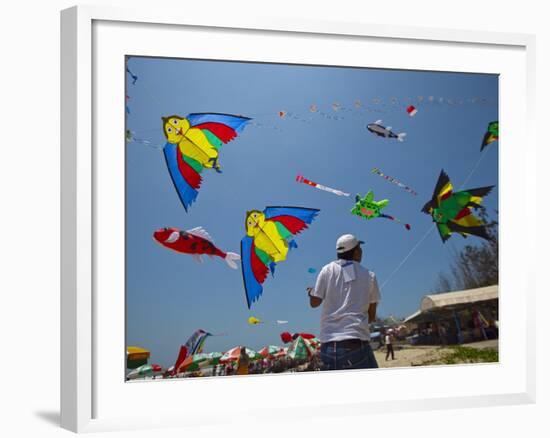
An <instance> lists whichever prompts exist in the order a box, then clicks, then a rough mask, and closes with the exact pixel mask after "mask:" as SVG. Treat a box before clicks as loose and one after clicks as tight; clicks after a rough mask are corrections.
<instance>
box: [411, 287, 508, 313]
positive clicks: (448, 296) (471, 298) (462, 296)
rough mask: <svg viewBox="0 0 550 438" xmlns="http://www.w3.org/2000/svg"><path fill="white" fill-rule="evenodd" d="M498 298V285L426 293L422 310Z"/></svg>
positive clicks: (421, 303) (421, 305)
mask: <svg viewBox="0 0 550 438" xmlns="http://www.w3.org/2000/svg"><path fill="white" fill-rule="evenodd" d="M497 299H498V285H494V286H487V287H480V288H478V289H470V290H460V291H455V292H447V293H442V294H434V295H426V296H425V297H424V298H422V301H421V302H420V310H421V311H422V312H424V311H426V310H434V309H437V308H442V307H449V306H457V305H461V304H472V303H477V302H479V301H489V300H497Z"/></svg>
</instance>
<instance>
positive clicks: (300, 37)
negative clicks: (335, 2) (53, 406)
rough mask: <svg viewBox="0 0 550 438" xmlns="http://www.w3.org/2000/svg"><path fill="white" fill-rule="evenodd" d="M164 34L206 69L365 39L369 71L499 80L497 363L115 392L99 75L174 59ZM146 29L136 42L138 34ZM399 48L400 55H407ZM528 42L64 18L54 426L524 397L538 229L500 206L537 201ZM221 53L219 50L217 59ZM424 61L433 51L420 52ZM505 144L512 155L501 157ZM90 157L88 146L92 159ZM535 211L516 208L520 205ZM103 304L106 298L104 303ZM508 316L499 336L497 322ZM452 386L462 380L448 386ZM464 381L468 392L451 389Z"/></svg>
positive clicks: (387, 29) (439, 33)
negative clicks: (386, 385)
mask: <svg viewBox="0 0 550 438" xmlns="http://www.w3.org/2000/svg"><path fill="white" fill-rule="evenodd" d="M173 32H185V33H186V36H187V37H189V38H193V32H196V33H197V32H198V33H200V38H199V37H196V39H195V40H194V41H203V47H201V44H195V45H194V47H193V49H192V50H191V51H190V52H189V53H186V54H178V53H176V55H178V56H181V57H202V58H216V57H217V58H218V59H219V57H220V56H222V58H221V59H239V57H243V56H244V57H246V58H247V59H248V58H249V57H250V59H252V58H254V59H255V60H256V59H257V60H260V59H258V58H257V57H255V56H256V55H247V54H246V53H244V52H243V53H238V52H235V53H232V54H230V55H226V56H228V58H225V57H223V55H220V53H221V52H220V51H219V49H218V48H217V47H216V42H219V41H220V39H219V38H222V37H224V38H226V37H227V38H229V37H231V38H244V39H247V40H248V41H255V40H259V41H261V42H262V50H263V51H264V54H263V55H262V57H263V58H265V59H264V60H269V61H275V62H285V61H286V62H291V63H292V62H303V61H304V60H303V59H302V60H301V59H300V56H304V55H303V53H302V55H300V54H299V52H295V53H291V51H287V52H286V53H283V52H281V51H277V50H276V49H274V48H273V47H275V44H273V42H274V41H277V44H276V46H277V47H278V46H286V47H289V45H290V44H294V43H295V42H298V41H301V42H302V43H303V44H309V45H310V46H308V47H311V48H312V49H311V55H310V58H309V59H308V60H305V61H306V63H309V62H312V63H313V62H317V63H323V62H325V63H329V62H330V63H334V64H339V65H352V64H348V63H347V61H346V58H345V55H346V54H345V52H346V50H345V49H342V50H341V51H340V52H338V50H337V49H338V48H345V47H347V46H348V45H349V46H350V47H351V46H353V45H358V44H359V45H361V44H368V45H369V47H372V50H373V53H375V52H376V51H378V52H376V53H379V54H380V56H379V58H377V59H378V61H376V66H378V67H388V68H405V69H417V68H421V69H433V70H453V69H454V71H461V69H462V71H463V70H464V69H467V71H480V72H489V73H498V74H500V75H501V78H502V83H501V85H502V88H501V96H500V105H501V117H500V120H501V121H502V123H501V137H502V141H501V145H499V147H501V148H502V149H501V155H502V157H501V166H502V171H501V176H500V185H501V190H500V193H501V194H502V195H501V199H500V202H501V209H500V214H501V217H502V221H501V223H502V226H501V233H502V239H503V245H502V248H503V249H502V252H503V253H502V255H501V270H502V276H501V291H500V293H501V324H502V325H501V333H502V336H501V346H502V348H501V353H500V354H501V356H500V357H501V362H500V363H499V364H498V365H471V366H458V367H453V368H452V370H450V368H448V367H428V368H423V369H418V368H417V369H399V370H376V371H373V372H371V371H359V372H346V373H334V374H331V373H329V374H331V375H330V376H329V375H327V373H308V375H301V376H273V377H271V376H269V377H266V376H262V377H260V378H256V377H253V376H251V377H248V378H243V379H241V378H236V379H235V378H230V377H229V378H215V379H192V381H186V382H158V383H154V384H152V385H151V384H139V383H138V384H125V383H124V379H123V376H122V372H121V370H122V365H121V366H120V370H118V369H117V370H115V371H112V370H110V369H109V367H108V366H107V365H106V362H105V361H111V362H115V363H118V362H117V361H119V360H120V357H122V356H120V357H119V356H117V353H116V352H117V351H119V350H118V348H119V347H120V345H121V344H120V339H121V338H120V331H121V327H122V333H123V326H124V324H123V320H124V314H123V313H120V305H121V302H122V303H123V296H124V289H123V287H122V289H121V287H120V286H121V285H122V286H123V277H124V275H123V272H121V269H120V267H121V266H123V257H124V254H123V252H122V253H121V252H120V249H121V247H120V239H121V237H120V235H122V236H123V235H124V233H123V232H121V231H123V226H124V221H123V218H124V215H123V212H122V216H121V211H120V210H117V207H116V206H117V205H118V204H119V202H120V196H121V195H122V196H124V192H123V190H122V193H121V191H120V188H121V185H120V179H121V176H120V175H119V173H120V169H121V167H120V166H121V163H123V149H124V148H123V145H124V143H123V140H122V138H123V135H122V132H123V131H119V128H120V126H121V125H120V121H121V120H123V118H124V114H123V111H119V108H118V106H117V104H114V106H115V107H116V108H114V109H112V111H113V113H112V114H109V115H108V116H107V113H109V111H110V110H109V107H108V105H109V102H111V106H113V104H112V103H113V102H116V101H117V98H118V97H121V96H122V98H123V95H122V94H121V92H122V93H123V86H122V88H121V84H122V83H123V79H122V76H123V75H122V73H120V74H119V75H118V77H116V78H115V77H114V76H113V77H112V80H110V79H109V78H110V74H112V72H113V71H116V69H117V68H120V69H122V65H123V64H122V62H123V60H122V58H120V54H121V53H131V54H134V55H136V54H137V55H139V54H155V53H156V54H157V55H159V56H170V55H174V53H169V52H166V50H167V49H166V48H164V49H161V44H160V41H161V39H160V38H159V34H162V35H168V36H170V34H171V33H173ZM145 33H147V39H145V38H144V37H141V36H140V35H142V34H145ZM224 33H225V34H226V35H224ZM155 34H156V35H157V36H156V37H155ZM140 38H141V39H140ZM326 41H330V42H331V43H334V48H335V49H336V52H334V53H329V54H327V53H326V52H323V51H319V52H316V50H315V44H321V43H323V42H326ZM106 42H108V43H109V44H106ZM259 44H260V43H253V44H250V45H251V46H254V45H256V46H258V45H259ZM377 45H378V46H377ZM404 45H407V47H409V48H410V50H409V49H408V50H407V51H406V52H407V53H405V51H404ZM382 46H383V47H382ZM534 46H535V39H534V36H532V35H524V34H507V33H491V32H483V31H460V30H450V29H425V28H415V27H397V26H386V25H382V24H381V25H372V24H368V25H367V24H363V23H360V22H356V23H341V22H317V21H306V20H295V19H292V18H273V17H250V16H247V15H246V14H243V13H242V11H241V12H240V13H239V14H238V15H237V14H235V15H234V16H223V17H220V16H216V15H213V14H212V13H209V14H207V15H206V14H203V11H201V10H189V9H188V10H185V11H184V13H183V12H182V13H181V15H178V12H177V11H170V13H168V12H163V11H161V10H160V9H158V10H157V9H155V8H150V9H147V10H135V9H118V8H109V7H103V6H101V7H99V6H85V7H83V6H78V7H73V8H70V9H67V10H64V11H62V13H61V55H62V56H61V85H62V87H61V88H62V94H61V107H62V109H61V116H62V130H61V147H62V157H61V172H62V173H61V235H62V241H61V251H62V259H61V318H62V320H61V349H62V351H61V425H62V427H64V428H66V429H69V430H72V431H75V432H84V431H102V430H113V429H121V428H122V429H126V428H148V427H162V426H179V425H189V424H193V423H194V422H195V423H199V422H204V421H210V422H212V421H215V422H216V423H219V424H222V425H223V424H225V422H229V421H234V419H235V418H244V417H248V418H257V419H258V418H259V419H263V420H268V419H270V420H271V419H273V420H275V419H276V418H278V417H279V418H280V417H281V416H284V417H285V418H291V417H292V418H294V417H295V416H296V414H295V408H296V407H299V408H300V414H299V415H300V416H305V417H307V416H326V415H362V414H363V413H364V412H367V411H368V412H381V411H406V410H414V409H441V408H458V407H466V406H468V407H472V406H488V405H504V404H520V403H532V402H534V399H535V369H534V366H535V365H534V364H535V344H534V338H533V337H532V336H528V333H534V324H535V318H534V317H535V312H534V309H533V302H534V294H535V291H534V280H530V279H532V278H534V275H529V273H530V272H532V270H533V269H534V265H535V263H533V262H534V255H533V254H535V252H534V251H533V249H534V245H535V234H536V230H535V229H534V228H531V229H529V230H525V229H524V230H522V235H521V238H520V237H517V236H515V237H514V230H518V229H519V228H518V227H519V226H521V221H518V220H517V219H514V217H513V215H512V214H511V212H512V209H513V206H512V205H511V203H510V202H509V201H508V200H507V199H518V198H519V199H524V201H523V202H525V203H530V205H531V206H534V205H535V202H530V201H532V198H533V197H534V196H535V195H534V194H535V190H534V186H535V174H534V171H533V170H530V171H529V172H528V171H527V169H528V168H530V169H535V167H536V166H535V163H534V160H535V158H534V157H535V142H534V138H533V127H532V124H533V123H534V114H533V111H534V51H535V48H534ZM384 48H385V49H386V51H387V50H393V51H394V52H393V53H394V54H396V55H395V56H393V58H391V57H389V56H388V57H386V58H384ZM257 49H258V47H256V50H257ZM162 50H165V51H164V52H163V51H162ZM414 50H419V52H418V53H423V54H424V55H425V56H422V58H421V59H416V60H414V59H413V58H411V56H412V54H411V53H412V52H414ZM453 50H454V51H456V53H458V56H455V57H454V58H455V59H451V58H452V55H449V54H446V52H452V51H453ZM226 52H227V51H226V50H225V48H224V50H223V53H226ZM409 52H411V53H409ZM251 53H252V52H251ZM430 53H432V54H435V55H436V56H435V57H429V55H430ZM468 53H470V54H468ZM471 53H474V55H471ZM490 54H492V55H490ZM348 55H349V54H348ZM488 55H490V56H492V64H489V63H487V62H486V61H483V60H481V59H478V58H480V57H481V56H488ZM347 59H349V58H347ZM113 60H115V61H113ZM117 60H120V65H113V62H114V63H115V64H116V63H117V62H119V61H117ZM323 60H324V61H323ZM358 62H359V61H358ZM353 65H356V64H353ZM357 65H359V64H357ZM369 65H372V64H369ZM372 66H374V65H372ZM476 69H477V70H476ZM98 90H99V91H98ZM106 95H108V97H109V98H108V99H106V97H105V96H106ZM512 103H513V105H512ZM117 111H118V112H117ZM107 119H108V120H107ZM507 120H508V121H512V120H513V121H514V123H513V124H512V123H508V124H506V123H505V122H506V121H507ZM117 138H120V139H121V140H120V144H121V147H120V150H117V148H116V147H111V148H110V152H107V151H108V150H107V149H104V146H102V145H103V144H106V143H109V144H116V143H113V142H112V141H113V140H114V141H115V142H116V139H117ZM98 145H99V146H98ZM507 145H510V147H509V148H507ZM519 146H521V147H519ZM98 148H99V150H100V152H101V153H99V154H98ZM503 151H504V152H503ZM111 155H112V157H111ZM121 157H122V162H121ZM510 166H512V167H514V166H515V169H516V170H515V173H514V181H513V182H512V181H511V180H510V179H511V177H510V175H511V174H510ZM534 208H535V207H530V210H531V211H533V209H534ZM105 212H109V214H110V216H111V217H112V218H114V219H113V224H112V226H111V223H107V222H106V221H105V217H104V214H105ZM533 214H534V213H533ZM107 225H109V226H108V227H107ZM121 227H122V228H121ZM515 234H518V233H515ZM117 236H119V237H117ZM117 239H118V240H117ZM122 239H123V237H122ZM514 254H516V255H514ZM517 254H520V256H518V255H517ZM121 257H122V259H121ZM518 257H521V260H520V259H518ZM107 259H108V261H109V263H107ZM512 263H513V266H514V270H513V272H509V271H511V270H507V269H505V268H506V267H509V266H511V265H512ZM511 290H514V291H515V292H514V293H515V294H516V295H515V296H514V297H512V296H511V292H510V291H511ZM106 291H108V292H109V294H108V295H107V294H106ZM102 294H103V295H102ZM98 297H101V299H98ZM512 298H514V301H512ZM111 299H112V300H113V301H112V302H110V301H109V300H111ZM106 305H109V307H106ZM512 318H513V320H514V324H513V327H512V325H510V324H507V322H506V321H507V320H508V321H511V320H512ZM107 333H109V334H111V335H112V339H114V341H113V342H112V345H111V344H110V343H109V342H108V339H107V336H106V334H107ZM122 339H123V337H122ZM510 343H513V345H514V348H513V351H512V350H511V349H507V345H509V344H510ZM122 351H123V350H122V349H121V350H120V352H121V353H120V354H122ZM113 368H117V367H116V366H114V367H113ZM373 373H378V374H377V376H380V377H377V378H376V380H374V378H373V376H374V374H373ZM390 373H393V374H391V375H390ZM388 375H389V377H390V378H391V379H392V380H393V381H395V382H407V381H409V382H410V384H407V385H401V386H399V389H396V390H395V391H393V392H392V394H390V395H388V396H386V397H381V396H380V394H383V391H382V389H381V388H378V389H377V385H383V383H378V381H383V380H384V379H387V378H388ZM475 376H479V377H475ZM117 379H118V380H117ZM445 379H447V380H448V381H450V380H452V381H454V383H452V382H449V385H448V387H447V388H446V387H442V386H441V382H443V381H445ZM461 379H464V380H463V381H462V383H461ZM472 379H473V381H474V384H476V385H477V388H474V387H472V385H468V384H465V383H464V382H469V381H472ZM476 379H478V380H476ZM359 381H361V382H362V383H363V382H365V383H368V385H369V389H372V391H365V392H364V393H363V392H361V391H359V393H357V391H353V389H354V388H357V385H358V382H359ZM432 382H433V383H432ZM327 383H328V387H329V388H331V389H330V390H329V391H332V392H333V394H332V396H331V402H325V401H324V400H325V398H323V392H321V391H320V390H319V387H323V386H324V387H325V392H326V391H327V389H326V387H327ZM362 383H361V384H362ZM182 384H184V385H185V388H183V387H182ZM290 385H293V386H294V387H297V388H299V390H302V391H308V393H309V394H310V397H308V398H307V399H304V400H299V401H293V402H289V401H288V400H285V399H284V397H283V396H282V392H280V391H282V390H284V387H285V386H286V387H289V386H290ZM260 387H261V388H263V390H270V391H271V392H272V394H273V397H272V398H273V400H270V401H269V402H267V403H266V404H264V405H263V406H259V405H254V406H250V405H248V406H247V409H246V411H245V410H242V409H239V408H238V406H239V403H238V402H235V403H234V405H235V406H233V407H231V408H229V409H228V408H227V406H226V405H223V406H221V407H219V408H216V406H210V407H209V411H208V416H204V415H203V416H201V414H200V412H195V411H193V410H192V408H193V406H191V405H188V406H181V407H180V408H179V409H177V408H175V409H174V410H166V409H164V406H158V407H157V408H155V407H154V405H153V407H151V406H149V407H148V411H149V412H148V414H147V415H144V414H143V412H140V411H139V410H137V407H134V408H135V409H133V408H132V406H131V400H132V399H134V400H135V399H136V398H138V397H139V396H140V394H145V393H147V397H149V398H150V397H153V399H155V398H158V399H160V398H161V397H162V398H163V399H165V400H166V401H167V403H170V400H173V398H174V397H176V396H177V394H178V391H179V393H180V394H181V391H185V392H186V393H187V394H194V395H195V396H196V397H197V398H196V399H195V400H196V404H200V402H201V400H202V398H201V394H203V396H202V397H206V398H207V397H208V395H209V394H212V392H213V391H216V392H229V393H232V394H235V397H237V399H238V398H239V397H243V400H244V397H246V394H247V393H248V392H251V391H253V390H256V391H257V390H258V389H257V388H260ZM253 388H255V389H253ZM270 388H271V389H270ZM377 391H378V392H377ZM206 398H205V399H206ZM283 405H285V406H283ZM151 409H153V412H151ZM155 409H157V411H154V410H155ZM184 412H187V415H184ZM213 418H214V419H215V420H213Z"/></svg>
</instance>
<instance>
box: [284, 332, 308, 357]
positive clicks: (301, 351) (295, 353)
mask: <svg viewBox="0 0 550 438" xmlns="http://www.w3.org/2000/svg"><path fill="white" fill-rule="evenodd" d="M313 353H314V349H313V347H311V346H309V345H308V343H307V341H306V340H305V339H304V338H302V337H301V336H298V337H297V338H296V339H294V341H293V342H292V344H290V346H289V347H288V352H287V355H288V357H290V358H291V359H298V360H305V359H307V358H309V357H310V356H312V355H313Z"/></svg>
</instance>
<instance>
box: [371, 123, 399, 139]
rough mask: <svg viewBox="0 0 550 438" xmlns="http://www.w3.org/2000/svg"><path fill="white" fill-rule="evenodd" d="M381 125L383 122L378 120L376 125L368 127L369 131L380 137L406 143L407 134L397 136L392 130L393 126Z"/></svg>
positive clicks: (372, 124)
mask: <svg viewBox="0 0 550 438" xmlns="http://www.w3.org/2000/svg"><path fill="white" fill-rule="evenodd" d="M381 123H382V120H377V121H376V122H374V123H369V124H368V125H367V129H368V130H369V131H370V132H372V133H373V134H374V135H377V136H378V137H384V138H396V139H397V141H404V138H405V136H406V135H407V134H406V133H405V132H401V133H399V134H396V133H395V132H393V131H392V130H391V126H382V125H381Z"/></svg>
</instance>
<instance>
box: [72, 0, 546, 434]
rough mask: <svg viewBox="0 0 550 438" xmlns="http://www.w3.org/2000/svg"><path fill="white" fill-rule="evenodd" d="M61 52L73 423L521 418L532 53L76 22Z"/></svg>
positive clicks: (287, 28) (288, 30) (305, 31)
mask: <svg viewBox="0 0 550 438" xmlns="http://www.w3.org/2000/svg"><path fill="white" fill-rule="evenodd" d="M61 44H62V391H61V392H62V426H63V427H65V428H68V429H71V430H74V431H98V430H111V429H116V428H130V427H131V428H145V427H153V426H154V427H159V426H163V425H170V426H174V425H183V424H186V425H192V424H200V423H202V422H204V421H206V420H208V421H210V422H211V421H212V418H215V421H216V422H217V423H219V424H224V423H225V422H228V421H229V420H230V419H231V418H236V417H237V418H241V417H242V418H245V417H246V418H264V419H268V418H272V417H273V418H275V416H281V415H284V416H285V418H288V416H291V417H292V416H296V415H297V414H296V410H297V408H299V411H300V415H304V413H308V415H329V414H330V415H342V414H344V413H346V414H348V415H349V414H350V413H352V414H357V415H361V414H362V413H363V412H365V411H367V409H368V411H369V412H373V411H374V412H376V411H384V410H410V409H418V408H419V406H421V407H422V408H423V409H433V408H445V407H460V406H484V405H490V404H510V403H528V402H530V401H533V400H534V369H533V367H534V359H533V358H534V344H533V343H532V341H531V340H530V338H529V337H528V336H527V334H528V331H529V329H530V327H532V326H533V324H534V315H533V311H532V310H533V309H532V308H531V296H532V294H534V290H533V284H531V283H530V280H529V278H531V277H530V276H529V272H530V270H531V269H532V264H531V263H530V257H531V256H530V254H532V251H531V248H532V247H533V245H534V235H535V230H534V229H526V228H525V227H524V225H523V223H522V222H523V221H522V218H521V217H520V216H519V215H517V214H515V212H517V210H518V209H522V210H523V209H524V208H525V206H526V205H528V204H529V203H530V200H531V199H530V198H531V197H532V196H534V195H531V194H532V193H534V192H533V190H531V189H532V187H533V186H534V175H533V172H532V171H531V170H529V169H531V168H533V167H532V166H531V164H532V163H533V160H534V150H533V148H534V144H533V141H532V137H531V136H532V130H531V129H530V123H531V120H532V109H533V93H534V80H533V62H534V61H533V56H534V55H533V50H534V39H533V37H531V36H529V35H510V34H495V33H486V32H462V31H451V30H444V29H440V30H434V29H421V28H401V27H396V28H393V27H387V26H382V25H380V26H374V25H370V24H369V25H366V24H361V23H355V24H350V23H345V24H344V23H337V22H332V23H329V22H326V23H320V22H302V21H300V22H297V21H293V20H287V21H284V20H276V19H269V18H261V19H258V18H256V17H244V16H242V15H241V16H240V17H218V18H217V17H215V16H210V18H209V19H208V20H205V19H204V18H202V16H201V14H200V12H199V11H186V14H185V16H183V15H182V16H181V17H179V16H178V15H177V14H176V15H174V14H169V15H168V14H166V15H164V14H162V13H160V12H158V11H135V10H132V11H128V10H121V9H110V8H103V7H101V8H95V7H75V8H71V9H68V10H65V11H63V12H62V41H61ZM530 205H533V203H530ZM389 382H391V384H390V383H389ZM388 385H391V387H392V392H391V393H388V392H387V387H388ZM327 388H330V389H327ZM359 388H363V389H364V390H358V389H359ZM367 388H368V390H367ZM327 391H328V393H329V396H327ZM252 393H255V394H269V397H263V398H262V403H261V404H258V405H254V406H250V403H248V402H247V400H248V398H249V396H250V394H252ZM289 393H300V394H307V396H304V397H288V394H289ZM219 394H226V395H229V394H230V397H231V403H224V404H220V405H219V406H218V405H216V404H214V405H213V404H211V403H208V401H209V400H211V399H212V398H213V397H214V396H215V395H219ZM144 400H147V403H144V402H143V401H144ZM206 404H208V406H209V409H208V412H205V410H204V409H203V406H205V405H206Z"/></svg>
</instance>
